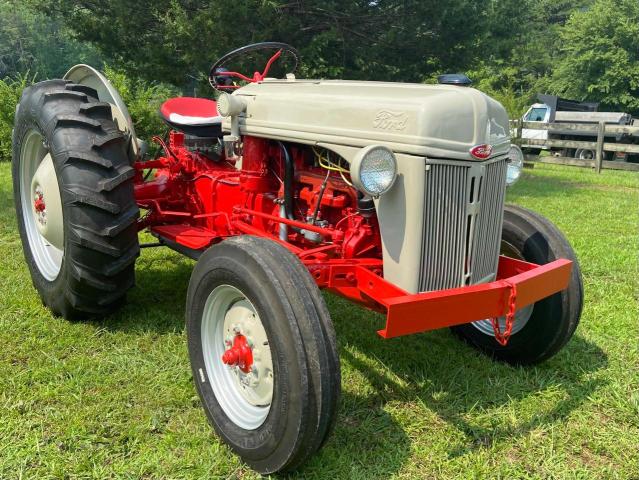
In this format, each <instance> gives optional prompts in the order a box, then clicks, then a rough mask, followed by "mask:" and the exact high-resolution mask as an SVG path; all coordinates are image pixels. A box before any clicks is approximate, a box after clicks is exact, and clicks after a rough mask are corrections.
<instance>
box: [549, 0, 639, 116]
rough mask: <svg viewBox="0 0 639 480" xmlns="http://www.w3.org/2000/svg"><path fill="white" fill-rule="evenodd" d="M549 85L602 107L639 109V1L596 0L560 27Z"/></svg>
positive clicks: (635, 111) (633, 110) (572, 96)
mask: <svg viewBox="0 0 639 480" xmlns="http://www.w3.org/2000/svg"><path fill="white" fill-rule="evenodd" d="M561 42H562V54H563V55H562V58H561V60H560V61H559V62H558V64H557V67H556V69H555V71H554V73H553V75H552V80H551V82H550V84H549V86H550V89H551V90H554V91H555V92H556V93H558V94H560V95H563V96H566V97H569V98H575V99H577V100H589V101H599V102H601V103H602V107H604V108H607V109H615V110H617V109H620V110H625V111H629V112H631V113H635V114H637V113H639V2H638V1H637V0H596V1H595V3H594V4H593V6H592V8H590V9H588V10H585V11H577V12H574V13H573V14H572V15H571V16H570V19H569V21H568V23H567V24H566V26H565V27H564V29H563V30H562V32H561Z"/></svg>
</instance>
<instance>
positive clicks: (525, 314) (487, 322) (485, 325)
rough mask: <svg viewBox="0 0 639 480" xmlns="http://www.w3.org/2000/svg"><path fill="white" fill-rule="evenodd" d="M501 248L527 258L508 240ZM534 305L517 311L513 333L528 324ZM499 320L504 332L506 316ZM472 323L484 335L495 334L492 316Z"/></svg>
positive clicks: (519, 257) (503, 242) (513, 255)
mask: <svg viewBox="0 0 639 480" xmlns="http://www.w3.org/2000/svg"><path fill="white" fill-rule="evenodd" d="M501 248H502V253H508V256H510V257H513V258H517V259H518V260H525V259H524V258H522V256H521V254H520V253H519V252H518V250H517V249H516V248H515V247H514V246H513V245H510V244H509V243H508V242H505V241H503V240H502V247H501ZM504 250H506V252H504ZM534 307H535V304H534V303H533V304H531V305H528V306H526V307H524V308H522V309H521V310H517V312H515V319H514V320H513V329H512V332H511V333H510V334H511V335H514V334H516V333H517V332H519V331H521V329H522V328H524V327H525V326H526V324H527V323H528V320H530V316H531V315H532V311H533V308H534ZM497 321H498V323H499V331H501V332H503V331H504V330H506V317H499V318H498V319H497ZM471 325H472V326H473V327H475V328H476V329H477V330H479V331H480V332H481V333H483V334H484V335H489V336H491V337H494V336H495V329H494V328H493V322H492V321H491V319H490V318H486V319H484V320H477V321H476V322H472V323H471Z"/></svg>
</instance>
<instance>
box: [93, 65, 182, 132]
mask: <svg viewBox="0 0 639 480" xmlns="http://www.w3.org/2000/svg"><path fill="white" fill-rule="evenodd" d="M104 73H105V75H106V76H107V78H108V79H109V81H110V82H111V83H112V84H113V86H114V87H115V88H116V89H117V90H118V92H119V93H120V95H121V96H122V100H124V103H125V104H126V106H127V108H128V109H129V113H130V114H131V118H132V119H133V122H134V126H135V133H136V134H137V136H138V137H139V138H142V139H144V140H146V141H150V139H151V137H152V136H153V135H158V134H159V133H160V132H162V131H163V130H164V129H165V128H166V125H165V124H164V123H163V122H162V120H161V118H160V116H159V115H158V111H159V109H160V105H161V104H162V102H163V101H165V100H166V99H167V98H171V97H175V96H177V95H179V92H178V90H177V89H176V88H175V87H172V86H170V85H167V84H164V83H152V82H147V81H144V80H134V79H132V78H131V77H128V76H127V75H126V74H125V73H124V72H122V71H120V70H115V69H113V68H111V67H109V66H105V68H104Z"/></svg>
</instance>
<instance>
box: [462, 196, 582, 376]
mask: <svg viewBox="0 0 639 480" xmlns="http://www.w3.org/2000/svg"><path fill="white" fill-rule="evenodd" d="M502 254H506V255H508V256H511V257H514V258H519V259H521V260H525V261H527V262H531V263H536V264H539V265H544V264H546V263H549V262H552V261H554V260H557V259H559V258H566V259H568V260H571V261H572V262H573V264H572V274H571V277H570V282H569V284H568V287H567V288H566V289H565V290H563V291H561V292H557V293H555V294H554V295H551V296H550V297H547V298H544V299H542V300H539V301H538V302H536V303H534V304H533V305H531V306H529V307H525V308H523V309H521V310H519V311H518V312H517V314H516V316H515V321H514V324H513V331H512V335H511V336H510V339H509V341H508V344H507V345H505V346H502V345H500V344H499V343H498V342H497V340H496V339H495V334H494V332H493V330H492V324H491V322H490V320H489V319H487V320H480V321H478V322H473V323H467V324H463V325H458V326H455V327H452V331H453V332H454V333H455V334H456V335H457V336H459V337H460V338H461V339H463V340H464V341H466V342H467V343H468V344H470V345H471V346H473V347H475V348H477V349H478V350H480V351H482V352H483V353H486V354H487V355H489V356H491V357H493V358H495V359H497V360H501V361H504V362H507V363H511V364H515V365H530V364H536V363H539V362H542V361H544V360H547V359H548V358H550V357H552V356H553V355H555V354H556V353H557V352H558V351H559V350H561V348H562V347H563V346H564V345H565V344H566V343H567V342H568V340H570V338H571V337H572V335H573V333H574V332H575V329H576V328H577V325H578V323H579V318H580V316H581V310H582V306H583V284H582V280H581V271H580V269H579V263H578V261H577V258H576V256H575V253H574V251H573V249H572V247H571V246H570V244H569V243H568V241H567V240H566V238H565V237H564V236H563V234H562V233H561V232H560V231H559V230H558V229H557V227H556V226H555V225H553V224H552V223H551V222H550V221H549V220H548V219H546V218H544V217H542V216H541V215H539V214H537V213H535V212H533V211H531V210H528V209H526V208H523V207H518V206H514V205H506V207H505V210H504V224H503V228H502ZM500 323H502V321H500ZM501 330H502V331H503V330H504V326H503V323H502V325H501Z"/></svg>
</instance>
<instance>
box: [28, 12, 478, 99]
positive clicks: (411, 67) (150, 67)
mask: <svg viewBox="0 0 639 480" xmlns="http://www.w3.org/2000/svg"><path fill="white" fill-rule="evenodd" d="M32 1H33V2H35V4H37V5H38V6H39V7H40V8H42V9H44V10H45V11H46V12H47V13H48V14H50V15H52V16H53V17H54V18H57V19H60V20H61V21H64V22H65V24H66V25H67V26H68V27H69V28H72V29H73V30H74V32H76V34H77V36H78V37H79V38H81V39H82V40H85V41H88V42H92V43H95V44H96V45H97V46H98V48H99V49H100V51H101V53H102V54H103V55H104V57H105V59H106V61H107V62H109V63H112V64H114V65H115V66H117V67H123V68H124V69H126V70H127V71H128V72H129V73H133V74H134V75H136V76H139V77H142V78H146V79H152V80H161V81H168V82H170V83H173V84H176V85H179V86H181V87H185V86H187V85H189V84H192V83H193V79H197V80H196V81H199V82H200V84H204V83H205V82H204V80H205V75H206V73H207V71H208V67H209V66H210V64H211V63H212V62H213V61H214V60H215V59H216V58H217V57H218V56H220V55H222V54H223V53H225V52H226V51H228V50H230V49H233V48H237V47H239V46H242V45H245V44H248V43H253V42H256V41H264V40H279V41H284V42H288V43H290V44H292V45H294V46H296V47H298V48H299V49H300V51H301V53H302V55H303V58H304V70H303V71H302V72H301V73H302V74H303V75H309V76H317V77H329V78H330V77H344V78H353V79H369V80H394V81H422V80H423V79H424V78H426V77H427V76H428V75H429V74H430V73H432V72H434V71H438V70H441V69H444V68H445V69H450V70H461V69H464V68H466V67H467V66H468V65H470V64H471V63H472V62H473V61H474V59H475V58H476V57H477V56H478V55H479V53H480V51H479V49H480V42H479V38H480V37H481V36H482V35H483V32H484V31H485V27H486V25H487V22H488V20H489V18H488V15H487V9H486V7H487V5H488V3H489V2H490V0H449V1H446V2H440V1H437V0H428V1H422V0H376V1H370V0H352V1H340V0H297V1H282V0H280V1H277V0H270V1H265V0H246V1H243V2H237V1H235V0H218V1H215V2H210V1H205V0H139V1H137V2H130V1H128V0H111V1H109V2H96V1H93V0H32Z"/></svg>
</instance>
